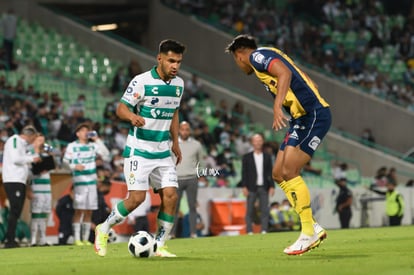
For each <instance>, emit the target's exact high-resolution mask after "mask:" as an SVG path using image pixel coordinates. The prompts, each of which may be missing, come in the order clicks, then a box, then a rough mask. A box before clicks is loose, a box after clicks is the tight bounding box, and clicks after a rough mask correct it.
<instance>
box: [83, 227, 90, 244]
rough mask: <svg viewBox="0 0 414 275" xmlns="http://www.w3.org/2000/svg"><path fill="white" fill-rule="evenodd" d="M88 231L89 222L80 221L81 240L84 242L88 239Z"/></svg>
mask: <svg viewBox="0 0 414 275" xmlns="http://www.w3.org/2000/svg"><path fill="white" fill-rule="evenodd" d="M90 232H91V223H90V222H85V223H82V240H83V241H84V242H86V241H89V234H90Z"/></svg>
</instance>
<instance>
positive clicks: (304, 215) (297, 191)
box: [286, 176, 314, 236]
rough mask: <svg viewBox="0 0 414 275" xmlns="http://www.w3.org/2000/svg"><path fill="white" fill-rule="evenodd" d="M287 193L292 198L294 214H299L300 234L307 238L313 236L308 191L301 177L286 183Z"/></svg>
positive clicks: (312, 221)
mask: <svg viewBox="0 0 414 275" xmlns="http://www.w3.org/2000/svg"><path fill="white" fill-rule="evenodd" d="M286 185H287V186H288V192H287V193H289V194H290V196H291V197H292V201H293V203H292V205H293V208H294V209H295V211H296V213H298V214H299V217H300V223H301V225H302V232H303V233H304V234H306V235H308V236H312V235H313V234H314V230H313V223H314V220H313V216H312V208H311V203H310V202H311V200H310V193H309V189H308V187H307V186H306V183H305V181H304V180H303V178H302V177H301V176H297V177H296V178H293V179H291V180H288V181H287V182H286Z"/></svg>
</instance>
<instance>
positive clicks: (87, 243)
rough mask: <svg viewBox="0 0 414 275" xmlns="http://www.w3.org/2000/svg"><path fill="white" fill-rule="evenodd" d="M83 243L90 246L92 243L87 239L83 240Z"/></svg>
mask: <svg viewBox="0 0 414 275" xmlns="http://www.w3.org/2000/svg"><path fill="white" fill-rule="evenodd" d="M83 244H84V245H86V246H91V245H92V243H91V242H89V241H83Z"/></svg>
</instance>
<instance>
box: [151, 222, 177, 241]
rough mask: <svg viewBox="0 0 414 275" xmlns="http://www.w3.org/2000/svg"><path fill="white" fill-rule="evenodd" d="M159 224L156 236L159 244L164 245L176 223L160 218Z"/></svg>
mask: <svg viewBox="0 0 414 275" xmlns="http://www.w3.org/2000/svg"><path fill="white" fill-rule="evenodd" d="M157 224H158V229H157V235H156V236H155V239H156V240H157V246H158V247H162V246H164V245H165V241H167V238H168V237H169V236H170V233H171V229H172V228H173V226H174V223H173V222H172V223H171V222H167V221H164V220H161V219H160V218H158V219H157Z"/></svg>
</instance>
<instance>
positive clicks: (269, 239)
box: [0, 226, 414, 275]
mask: <svg viewBox="0 0 414 275" xmlns="http://www.w3.org/2000/svg"><path fill="white" fill-rule="evenodd" d="M298 234H299V233H298V232H286V233H269V234H266V235H261V234H258V235H250V236H248V235H243V236H230V237H205V238H198V239H174V240H170V241H169V242H168V243H167V244H168V246H169V249H170V250H171V251H172V252H174V253H176V254H177V255H178V257H177V258H155V257H154V258H147V259H144V258H143V259H137V258H133V257H132V256H130V255H129V253H128V250H127V244H126V243H116V244H109V246H108V253H107V255H106V257H99V256H97V255H96V254H95V253H94V251H93V247H75V246H52V247H27V248H18V249H0V274H2V275H6V274H19V275H20V274H24V275H26V274H64V275H66V274H100V275H106V274H128V275H129V274H166V275H170V274H171V275H174V274H180V275H183V274H184V275H185V274H196V275H198V274H209V275H210V274H213V275H219V274H226V275H227V274H238V275H242V274H253V275H258V274H283V275H284V274H287V275H293V274H301V275H306V274H318V275H325V274H335V275H336V274H346V275H349V274H414V252H413V250H414V226H402V227H383V228H363V229H348V230H328V238H327V240H325V241H324V243H323V244H321V246H320V247H319V248H316V249H314V250H312V251H310V252H308V253H305V254H304V255H302V256H287V255H284V254H283V252H282V251H283V249H284V248H285V247H286V246H288V245H289V244H290V243H292V242H293V241H295V240H296V238H297V237H298Z"/></svg>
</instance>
